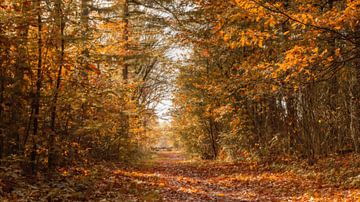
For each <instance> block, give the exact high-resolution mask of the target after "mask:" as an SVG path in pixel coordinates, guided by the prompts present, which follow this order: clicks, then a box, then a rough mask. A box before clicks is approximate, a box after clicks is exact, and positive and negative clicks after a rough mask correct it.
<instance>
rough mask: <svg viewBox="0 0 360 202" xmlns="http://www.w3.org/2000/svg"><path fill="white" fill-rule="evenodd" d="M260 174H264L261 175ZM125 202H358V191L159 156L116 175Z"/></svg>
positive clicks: (241, 167)
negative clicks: (335, 201)
mask: <svg viewBox="0 0 360 202" xmlns="http://www.w3.org/2000/svg"><path fill="white" fill-rule="evenodd" d="M259 170H261V171H259ZM112 178H113V181H114V182H113V183H114V185H115V186H113V187H112V188H115V189H117V190H119V191H121V192H122V193H123V194H124V195H125V198H124V199H123V200H126V201H333V200H336V199H337V201H343V199H345V198H346V199H347V200H346V201H359V200H358V199H359V198H360V192H359V190H356V189H353V190H351V189H350V190H346V189H340V188H336V187H331V186H327V185H326V184H324V183H322V182H321V179H318V178H317V177H316V176H315V177H304V176H299V175H296V174H294V173H291V172H274V171H266V170H264V169H259V168H258V167H257V165H254V164H245V163H243V164H224V163H217V162H211V161H200V160H199V161H189V160H187V159H186V158H185V157H184V156H183V155H182V154H181V153H179V152H159V153H158V155H157V158H155V159H154V160H153V161H151V162H150V163H148V164H144V165H141V166H136V167H132V168H127V169H117V170H114V171H113V176H112Z"/></svg>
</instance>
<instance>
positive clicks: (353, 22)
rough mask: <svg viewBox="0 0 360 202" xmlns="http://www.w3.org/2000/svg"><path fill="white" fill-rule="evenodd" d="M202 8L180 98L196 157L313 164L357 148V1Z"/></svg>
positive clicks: (180, 121)
mask: <svg viewBox="0 0 360 202" xmlns="http://www.w3.org/2000/svg"><path fill="white" fill-rule="evenodd" d="M196 2H197V3H196V9H192V10H190V11H189V12H188V13H187V16H184V19H186V23H183V26H184V28H183V29H184V30H185V33H184V35H185V39H184V40H185V41H186V43H190V44H191V49H192V53H191V56H190V57H189V59H188V62H187V63H186V64H184V65H183V67H182V68H181V69H180V73H179V76H178V79H177V83H176V84H177V87H178V90H177V91H176V94H175V101H174V103H175V107H176V110H175V111H174V120H175V121H174V123H175V125H176V126H175V127H176V131H177V132H178V133H179V134H180V135H181V138H182V140H183V141H184V142H185V145H186V146H188V148H189V149H190V150H191V151H195V152H197V153H200V154H201V155H202V156H203V157H204V158H216V157H218V156H219V155H220V154H221V155H224V154H225V155H230V156H231V157H233V158H243V157H244V153H250V155H256V156H258V157H260V158H263V157H265V158H268V157H270V158H276V157H279V155H281V154H287V155H290V156H299V157H302V158H307V159H308V160H309V163H310V164H313V163H315V161H316V159H317V158H321V157H324V156H327V155H329V154H335V153H344V152H345V153H346V152H357V153H358V152H359V151H360V149H359V146H360V145H359V140H360V139H359V138H360V130H359V129H360V128H359V127H360V126H359V113H360V109H359V106H360V105H359V104H360V103H359V93H358V92H359V90H360V89H359V88H360V85H359V84H360V80H359V79H360V78H359V73H358V72H359V70H358V69H359V65H360V55H359V53H360V40H359V39H360V23H359V17H360V2H359V1H334V0H327V1H324V0H322V1H287V0H285V1H196ZM194 16H196V19H194V18H195V17H194ZM198 16H199V17H198ZM246 156H247V155H246Z"/></svg>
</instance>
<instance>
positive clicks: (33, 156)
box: [31, 0, 42, 173]
mask: <svg viewBox="0 0 360 202" xmlns="http://www.w3.org/2000/svg"><path fill="white" fill-rule="evenodd" d="M37 10H38V16H37V17H38V66H37V80H36V92H35V99H34V106H33V107H34V125H33V150H32V152H31V170H32V173H34V172H35V166H36V164H35V160H36V152H37V151H36V150H37V141H36V136H37V135H38V130H39V115H40V96H41V84H42V72H41V67H42V33H41V32H42V19H41V0H38V2H37Z"/></svg>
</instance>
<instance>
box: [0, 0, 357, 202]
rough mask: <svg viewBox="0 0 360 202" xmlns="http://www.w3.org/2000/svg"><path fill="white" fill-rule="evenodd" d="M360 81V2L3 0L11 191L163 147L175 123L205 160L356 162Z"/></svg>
mask: <svg viewBox="0 0 360 202" xmlns="http://www.w3.org/2000/svg"><path fill="white" fill-rule="evenodd" d="M359 92H360V0H346V1H339V0H315V1H314V0H312V1H310V0H301V1H300V0H295V1H290V0H281V1H274V0H224V1H218V0H2V1H1V2H0V188H1V189H0V196H1V197H2V196H4V197H6V198H10V200H11V197H13V198H12V199H14V200H17V199H18V198H17V197H20V198H21V196H20V195H19V194H17V195H16V197H14V195H11V194H10V195H11V197H10V195H8V194H9V193H11V191H13V188H10V187H12V186H13V187H16V186H15V185H13V184H12V183H13V182H11V181H13V180H14V179H18V178H19V177H20V176H28V177H27V178H28V179H32V180H34V179H37V181H38V182H39V181H41V180H39V179H40V178H39V176H42V177H43V178H41V179H46V180H50V181H51V180H53V181H55V180H59V179H60V178H59V176H62V177H66V176H69V175H72V174H69V173H71V172H77V174H79V173H80V174H82V175H84V176H88V175H90V174H89V173H91V172H92V171H89V170H91V168H93V167H94V165H101V162H104V161H106V162H114V163H119V164H120V165H121V166H125V165H130V164H134V163H136V162H138V161H140V162H141V161H143V160H144V159H149V158H151V155H152V154H153V153H154V151H152V149H153V148H154V145H157V143H158V141H159V139H158V138H159V136H161V135H162V136H167V137H166V138H165V139H167V140H168V139H171V140H172V142H173V145H174V148H176V149H178V150H182V151H183V152H186V153H187V154H188V155H189V154H191V155H192V157H195V158H197V157H199V158H201V159H204V160H216V161H224V162H225V161H226V162H261V163H265V164H266V165H268V163H269V162H275V161H276V162H277V161H289V159H292V160H294V161H304V162H306V165H307V166H313V165H316V164H317V163H318V162H319V161H321V160H322V159H327V158H329V157H334V156H336V157H340V158H343V157H344V155H351V159H355V160H353V166H354V167H355V168H356V167H357V166H360V162H358V161H357V160H358V159H359V153H360V93H359ZM164 101H166V102H167V103H169V102H170V103H171V104H170V105H171V109H169V110H168V113H167V114H166V117H170V118H169V119H170V120H168V121H165V122H166V124H164V123H162V122H164V121H159V120H161V118H163V117H162V116H165V115H164V114H159V113H158V111H159V110H158V109H159V106H162V104H161V103H162V102H164ZM164 125H166V126H164ZM170 157H171V155H170ZM171 158H172V157H171ZM344 158H345V157H344ZM357 162H358V165H357V164H356V163H357ZM265 164H264V165H265ZM251 165H253V164H251ZM356 165H357V166H356ZM332 166H334V165H332ZM214 167H216V166H214ZM71 168H76V169H71ZM101 168H102V169H103V170H106V169H105V168H103V167H101ZM251 169H253V167H251ZM98 170H101V169H100V168H99V169H98ZM15 171H16V172H15ZM99 172H100V171H99ZM139 172H140V171H139ZM339 172H340V171H339ZM359 172H360V170H359V169H357V170H352V172H351V173H350V174H349V173H347V177H348V178H349V179H350V178H351V179H353V181H354V180H355V181H356V180H358V181H356V183H355V184H354V183H352V182H353V181H352V182H351V183H352V186H355V187H357V188H359V184H360V175H359V174H360V173H359ZM14 173H16V175H14ZM104 173H105V172H103V175H106V174H104ZM113 173H115V174H116V175H118V174H119V173H122V172H113ZM74 175H75V174H74ZM94 175H95V174H94ZM96 175H99V176H100V174H96ZM121 175H126V176H127V177H129V176H128V175H127V174H124V173H122V174H121ZM90 176H93V175H90ZM105 178H106V177H105ZM105 178H104V179H105ZM355 178H356V179H355ZM61 179H62V178H61ZM76 180H79V179H78V178H76ZM92 180H95V179H93V178H92ZM24 181H26V180H24ZM91 182H93V181H91ZM31 183H32V182H29V184H31ZM160 184H163V183H160ZM165 184H166V183H165ZM19 186H20V185H19ZM22 186H23V185H22ZM161 186H163V185H161ZM164 186H165V185H164ZM25 190H26V189H25ZM90 192H91V191H90ZM157 194H158V193H157ZM40 195H41V194H39V196H38V197H40ZM54 195H59V193H58V192H56V194H54ZM222 195H224V194H220V195H219V196H217V197H220V196H222ZM45 196H46V197H45V198H46V200H50V201H51V200H55V201H57V200H58V199H60V200H61V198H58V199H56V197H55V198H52V197H53V196H49V195H46V194H45ZM151 196H152V195H151ZM49 197H50V198H49ZM71 197H73V196H71ZM71 197H70V198H68V199H69V200H80V201H81V200H85V199H86V200H89V198H86V197H85V196H84V197H85V199H84V198H71ZM146 197H148V196H146ZM35 198H36V197H35ZM35 198H30V199H29V198H28V200H36V199H35ZM155 198H156V197H155ZM0 199H1V198H0ZM37 199H39V198H37ZM43 199H44V198H43ZM43 199H42V200H43ZM92 199H94V198H92ZM251 199H252V198H251ZM169 200H170V199H169ZM171 200H173V199H171ZM115 201H116V200H115ZM140 201H142V200H140ZM144 201H151V197H150V199H146V200H145V199H144ZM165 201H166V200H165ZM195 201H196V200H195ZM229 201H231V200H230V199H229Z"/></svg>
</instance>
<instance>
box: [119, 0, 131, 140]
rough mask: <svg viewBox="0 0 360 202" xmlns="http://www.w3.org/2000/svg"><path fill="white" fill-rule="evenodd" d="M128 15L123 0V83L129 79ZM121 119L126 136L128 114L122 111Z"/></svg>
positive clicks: (127, 131)
mask: <svg viewBox="0 0 360 202" xmlns="http://www.w3.org/2000/svg"><path fill="white" fill-rule="evenodd" d="M129 15H130V14H129V2H128V0H124V5H123V22H124V31H123V36H122V38H123V41H124V43H125V45H124V52H125V56H124V58H123V60H122V65H123V71H122V76H123V81H124V83H125V84H127V83H128V80H129V65H128V63H127V60H126V55H127V52H128V50H129ZM126 102H127V101H126V99H125V100H124V108H125V111H126V110H127V109H128V106H127V103H126ZM121 119H122V126H121V128H122V129H121V133H122V135H124V136H126V137H127V136H128V135H129V124H130V123H129V115H128V114H126V112H122V113H121Z"/></svg>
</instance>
